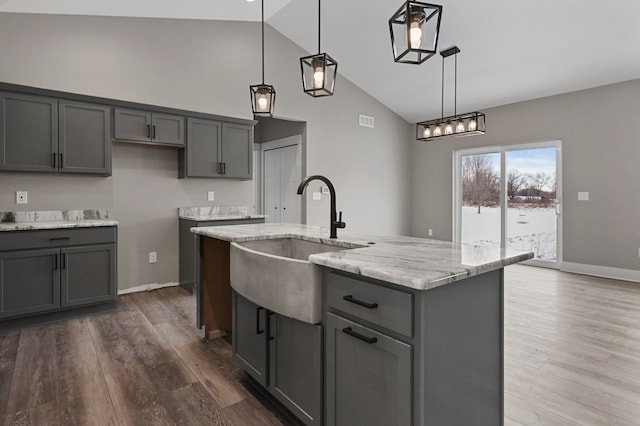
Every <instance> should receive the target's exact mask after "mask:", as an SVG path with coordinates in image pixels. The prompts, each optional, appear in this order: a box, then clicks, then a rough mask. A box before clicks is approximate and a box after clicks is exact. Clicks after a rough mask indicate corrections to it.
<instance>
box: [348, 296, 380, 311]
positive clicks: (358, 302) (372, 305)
mask: <svg viewBox="0 0 640 426" xmlns="http://www.w3.org/2000/svg"><path fill="white" fill-rule="evenodd" d="M342 299H344V300H346V301H347V302H349V303H355V304H356V305H360V306H364V307H365V308H367V309H375V308H377V307H378V304H377V303H368V302H363V301H362V300H358V299H356V298H354V297H353V296H352V295H350V294H349V295H347V296H344V297H343V298H342Z"/></svg>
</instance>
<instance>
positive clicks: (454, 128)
mask: <svg viewBox="0 0 640 426" xmlns="http://www.w3.org/2000/svg"><path fill="white" fill-rule="evenodd" d="M458 53H460V49H458V47H457V46H453V47H450V48H449V49H445V50H442V51H440V55H442V104H441V105H442V109H441V115H440V118H436V119H433V120H427V121H422V122H419V123H417V124H416V139H417V140H419V141H430V140H435V139H444V138H449V137H458V136H471V135H481V134H484V133H485V132H486V131H487V126H486V118H485V115H484V113H482V112H477V111H476V112H468V113H465V114H458V112H457V97H458V93H457V92H458ZM451 55H455V56H454V58H455V80H454V92H453V115H451V116H448V117H445V116H444V60H445V58H447V57H449V56H451Z"/></svg>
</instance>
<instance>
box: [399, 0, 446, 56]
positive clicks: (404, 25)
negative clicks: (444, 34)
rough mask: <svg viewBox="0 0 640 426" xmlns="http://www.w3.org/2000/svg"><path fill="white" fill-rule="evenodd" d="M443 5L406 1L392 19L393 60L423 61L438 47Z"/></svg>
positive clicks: (434, 52)
mask: <svg viewBox="0 0 640 426" xmlns="http://www.w3.org/2000/svg"><path fill="white" fill-rule="evenodd" d="M441 19H442V6H439V5H437V4H429V3H423V2H420V1H407V2H406V3H405V4H403V5H402V6H401V7H400V9H398V11H397V12H396V13H394V14H393V16H392V17H391V18H390V19H389V32H390V33H391V48H392V49H393V60H394V61H396V62H403V63H406V64H421V63H423V62H424V61H426V60H427V59H429V58H430V57H432V56H433V55H435V54H436V51H437V50H438V35H439V33H440V20H441Z"/></svg>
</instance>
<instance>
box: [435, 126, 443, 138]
mask: <svg viewBox="0 0 640 426" xmlns="http://www.w3.org/2000/svg"><path fill="white" fill-rule="evenodd" d="M441 135H442V129H441V128H440V126H436V128H435V130H434V131H433V136H441Z"/></svg>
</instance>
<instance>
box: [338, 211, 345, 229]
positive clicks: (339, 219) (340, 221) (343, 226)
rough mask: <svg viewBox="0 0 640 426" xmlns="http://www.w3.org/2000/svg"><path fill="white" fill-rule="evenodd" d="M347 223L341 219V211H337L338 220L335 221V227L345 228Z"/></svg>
mask: <svg viewBox="0 0 640 426" xmlns="http://www.w3.org/2000/svg"><path fill="white" fill-rule="evenodd" d="M346 226H347V224H346V223H344V222H343V221H342V212H340V213H338V222H336V228H346Z"/></svg>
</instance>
